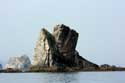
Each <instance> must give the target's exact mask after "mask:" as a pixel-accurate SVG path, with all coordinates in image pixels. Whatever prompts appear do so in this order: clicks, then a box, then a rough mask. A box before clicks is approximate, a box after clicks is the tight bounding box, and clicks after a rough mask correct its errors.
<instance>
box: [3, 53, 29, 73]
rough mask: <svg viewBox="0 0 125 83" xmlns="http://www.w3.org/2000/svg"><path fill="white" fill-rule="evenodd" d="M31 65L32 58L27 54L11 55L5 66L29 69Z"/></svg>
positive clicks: (7, 67)
mask: <svg viewBox="0 0 125 83" xmlns="http://www.w3.org/2000/svg"><path fill="white" fill-rule="evenodd" d="M30 65H31V62H30V59H29V57H28V56H26V55H22V56H20V57H11V58H9V61H8V63H7V64H6V66H5V69H12V70H20V71H27V70H29V67H30Z"/></svg>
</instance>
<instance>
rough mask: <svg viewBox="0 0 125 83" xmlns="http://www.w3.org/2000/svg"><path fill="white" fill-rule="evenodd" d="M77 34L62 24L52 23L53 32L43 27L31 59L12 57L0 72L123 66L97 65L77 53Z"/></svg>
mask: <svg viewBox="0 0 125 83" xmlns="http://www.w3.org/2000/svg"><path fill="white" fill-rule="evenodd" d="M78 37H79V33H78V32H76V31H75V30H73V29H71V28H70V27H68V26H66V25H64V24H60V25H56V26H55V27H54V30H53V33H50V32H48V31H47V30H46V29H45V28H43V29H41V31H40V35H39V38H38V40H37V42H36V46H35V49H34V52H35V53H34V59H33V63H32V64H31V62H30V59H29V57H28V56H26V55H23V56H21V57H12V58H10V59H9V61H8V64H6V67H5V69H1V68H0V69H1V70H0V72H75V71H125V67H116V66H114V65H113V66H110V65H108V64H103V65H100V66H99V65H97V64H95V63H93V62H90V61H88V60H87V59H85V58H83V57H82V56H80V55H79V52H78V51H77V50H76V45H77V41H78ZM0 67H2V66H0Z"/></svg>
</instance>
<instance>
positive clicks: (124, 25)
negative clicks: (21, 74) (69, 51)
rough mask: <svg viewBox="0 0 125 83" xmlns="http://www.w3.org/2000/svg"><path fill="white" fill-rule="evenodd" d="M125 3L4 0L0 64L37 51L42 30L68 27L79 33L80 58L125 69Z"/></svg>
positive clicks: (113, 0)
mask: <svg viewBox="0 0 125 83" xmlns="http://www.w3.org/2000/svg"><path fill="white" fill-rule="evenodd" d="M124 4H125V0H0V62H2V61H7V60H8V58H9V57H11V56H18V55H21V54H27V55H28V56H30V57H31V59H32V57H33V53H34V52H33V49H34V47H35V43H36V40H37V37H38V35H39V32H40V29H41V28H42V27H45V28H47V29H48V30H49V31H51V32H52V29H53V26H54V25H56V24H66V25H68V26H70V27H71V28H73V29H75V30H76V31H78V32H79V34H80V36H79V41H78V45H77V49H78V51H79V52H80V55H82V56H83V57H85V58H87V59H88V60H91V61H93V62H95V63H97V64H103V63H108V64H114V65H119V66H125V5H124Z"/></svg>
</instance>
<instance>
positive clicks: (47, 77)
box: [0, 72, 125, 83]
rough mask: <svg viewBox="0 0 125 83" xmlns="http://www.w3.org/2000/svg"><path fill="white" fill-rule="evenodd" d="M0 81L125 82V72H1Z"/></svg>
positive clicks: (43, 82) (24, 82) (2, 82)
mask: <svg viewBox="0 0 125 83" xmlns="http://www.w3.org/2000/svg"><path fill="white" fill-rule="evenodd" d="M0 83H125V72H78V73H77V72H75V73H0Z"/></svg>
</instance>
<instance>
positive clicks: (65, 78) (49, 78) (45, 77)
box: [38, 73, 79, 83]
mask: <svg viewBox="0 0 125 83" xmlns="http://www.w3.org/2000/svg"><path fill="white" fill-rule="evenodd" d="M78 75H79V74H78V73H47V74H45V73H43V74H39V75H38V77H41V81H42V82H43V83H78V79H77V78H78V77H79V76H78Z"/></svg>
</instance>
